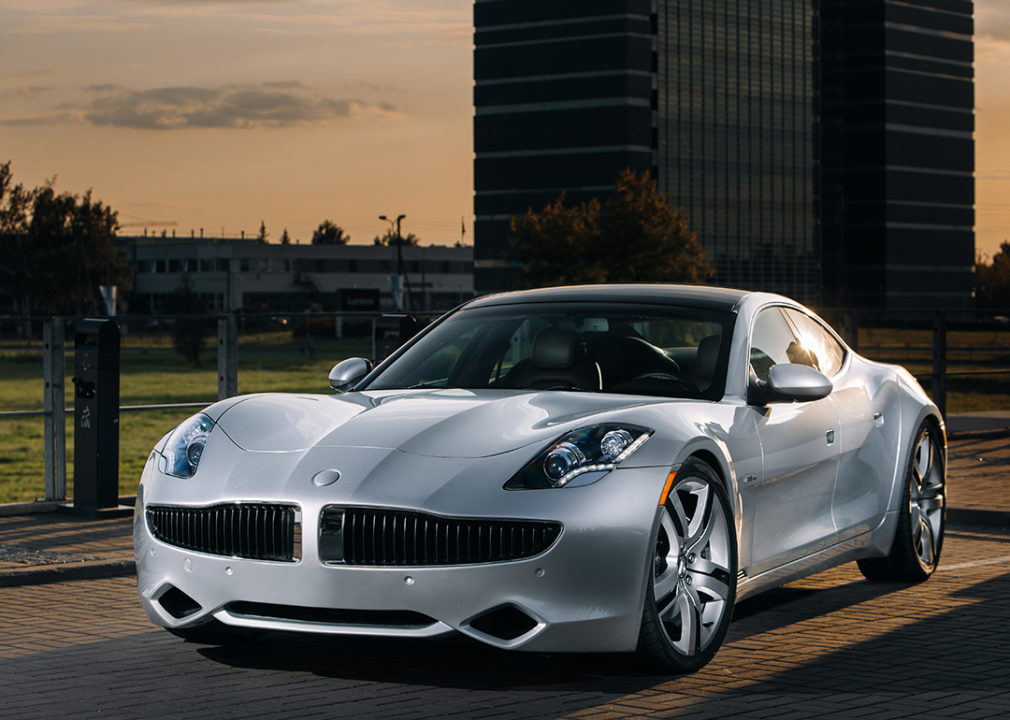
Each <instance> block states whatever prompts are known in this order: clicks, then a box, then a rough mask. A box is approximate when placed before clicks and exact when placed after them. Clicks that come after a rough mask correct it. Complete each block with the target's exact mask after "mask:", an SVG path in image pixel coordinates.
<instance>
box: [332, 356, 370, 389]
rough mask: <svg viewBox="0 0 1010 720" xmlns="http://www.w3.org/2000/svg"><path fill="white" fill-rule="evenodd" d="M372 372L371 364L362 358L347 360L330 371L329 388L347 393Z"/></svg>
mask: <svg viewBox="0 0 1010 720" xmlns="http://www.w3.org/2000/svg"><path fill="white" fill-rule="evenodd" d="M371 371H372V363H371V362H370V361H368V360H365V359H364V358H348V359H347V360H344V361H342V362H338V363H337V364H336V365H334V366H333V369H332V370H330V388H331V389H333V390H336V391H337V392H347V391H348V390H350V389H351V388H352V387H354V386H355V385H356V384H357V383H358V381H359V380H361V378H363V377H365V375H367V374H368V373H370V372H371Z"/></svg>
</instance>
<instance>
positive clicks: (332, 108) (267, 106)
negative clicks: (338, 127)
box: [0, 80, 398, 130]
mask: <svg viewBox="0 0 1010 720" xmlns="http://www.w3.org/2000/svg"><path fill="white" fill-rule="evenodd" d="M84 92H85V93H86V94H87V95H90V96H97V97H91V98H90V99H88V100H86V101H84V102H77V103H63V104H61V105H58V106H56V107H55V108H53V110H52V111H51V112H50V113H48V114H44V115H40V116H35V117H28V118H9V119H2V118H0V126H8V127H9V126H26V125H55V124H66V123H83V124H87V125H96V126H102V127H119V128H133V129H138V130H183V129H190V128H227V129H248V128H262V127H270V128H284V127H294V126H306V125H326V124H328V123H330V122H333V121H340V120H344V119H351V118H360V117H365V116H382V115H393V114H396V113H397V112H398V110H397V108H396V106H395V105H392V104H390V103H387V102H377V103H369V102H365V101H363V100H357V99H333V98H326V97H319V96H318V95H314V94H312V93H311V92H309V90H308V88H306V87H305V86H304V85H302V84H301V83H300V82H298V81H296V80H286V81H279V82H268V83H262V84H260V85H258V86H240V85H225V86H221V87H216V88H208V87H195V86H188V87H164V88H153V89H150V90H131V89H129V88H124V87H122V86H120V85H114V84H111V83H110V84H100V85H91V86H88V87H86V88H84Z"/></svg>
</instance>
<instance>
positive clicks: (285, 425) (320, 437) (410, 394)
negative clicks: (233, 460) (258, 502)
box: [208, 389, 648, 458]
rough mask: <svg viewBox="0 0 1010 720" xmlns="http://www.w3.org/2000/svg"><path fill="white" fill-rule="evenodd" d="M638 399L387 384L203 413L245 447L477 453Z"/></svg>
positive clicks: (268, 398) (543, 437)
mask: <svg viewBox="0 0 1010 720" xmlns="http://www.w3.org/2000/svg"><path fill="white" fill-rule="evenodd" d="M647 403H648V401H645V404H647ZM641 404H643V399H642V398H640V397H638V398H629V397H626V396H619V395H599V394H590V393H572V392H556V391H551V392H548V391H539V392H537V391H500V390H478V391H471V390H461V389H446V390H422V391H416V390H398V391H390V390H387V391H378V392H364V393H348V394H346V395H338V396H326V395H311V396H307V395H282V394H271V395H252V396H248V397H246V398H243V399H241V400H239V401H231V402H230V403H229V404H228V406H227V407H225V408H224V409H223V411H219V412H214V411H213V408H211V409H209V410H210V412H209V413H208V414H210V415H211V417H214V418H215V419H216V421H217V423H218V427H219V428H220V429H221V430H222V431H224V433H225V434H227V435H228V437H229V438H231V440H232V441H233V442H234V443H235V444H236V445H238V446H239V447H240V448H242V449H244V450H246V451H250V452H266V453H277V452H298V451H304V450H308V449H309V448H312V447H373V448H387V449H396V450H400V451H401V452H405V453H410V454H414V455H423V456H428V457H453V458H480V457H489V456H492V455H498V454H501V453H505V452H508V451H510V450H515V449H517V448H520V447H523V446H525V445H529V444H531V443H546V442H549V441H551V440H552V439H554V438H556V437H557V436H558V435H559V434H561V433H562V432H564V431H565V430H567V429H568V428H569V427H572V426H574V425H578V424H579V423H580V422H582V421H587V422H588V421H589V418H592V417H593V416H596V415H599V414H600V413H604V412H609V411H614V410H618V409H624V408H628V407H634V406H636V405H641Z"/></svg>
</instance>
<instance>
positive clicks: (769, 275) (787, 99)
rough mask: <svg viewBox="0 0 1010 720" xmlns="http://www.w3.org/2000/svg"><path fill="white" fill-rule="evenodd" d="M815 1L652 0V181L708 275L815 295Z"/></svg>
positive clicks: (799, 294)
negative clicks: (655, 174)
mask: <svg viewBox="0 0 1010 720" xmlns="http://www.w3.org/2000/svg"><path fill="white" fill-rule="evenodd" d="M815 5H816V3H815V2H814V0H659V2H658V7H657V10H658V13H657V15H658V33H657V34H658V38H657V39H658V43H657V53H658V88H659V108H658V109H659V117H658V125H659V159H658V166H659V182H660V188H661V189H662V190H664V191H666V193H667V194H668V196H669V198H670V201H671V202H673V203H674V204H677V205H682V206H683V208H684V210H685V212H686V213H687V214H688V215H689V216H690V218H691V229H692V230H694V232H696V233H697V234H698V240H699V241H700V242H701V244H702V246H703V247H704V248H705V250H706V251H707V253H708V255H707V257H706V260H707V261H708V263H709V264H710V265H712V267H713V268H714V269H715V271H716V274H715V277H714V278H713V281H714V282H715V283H717V284H720V285H730V286H735V287H741V288H746V289H750V290H765V291H770V292H780V293H785V294H787V295H791V296H793V297H795V298H797V299H799V300H803V301H806V302H816V301H817V300H818V297H817V290H818V286H819V277H818V275H819V266H818V250H819V243H818V235H819V228H818V220H819V218H818V212H817V180H818V165H817V156H816V146H817V140H818V129H817V122H818V118H817V114H816V110H817V105H816V101H817V85H818V78H817V67H816V31H815V28H816V23H815V19H816V18H815Z"/></svg>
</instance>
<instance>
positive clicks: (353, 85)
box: [344, 81, 407, 93]
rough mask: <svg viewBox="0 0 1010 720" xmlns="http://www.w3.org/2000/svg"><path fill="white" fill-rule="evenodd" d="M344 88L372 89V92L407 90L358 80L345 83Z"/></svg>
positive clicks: (400, 91) (399, 91) (402, 91)
mask: <svg viewBox="0 0 1010 720" xmlns="http://www.w3.org/2000/svg"><path fill="white" fill-rule="evenodd" d="M344 90H370V91H372V92H387V93H405V92H407V91H406V90H401V89H400V88H398V87H394V86H392V85H373V84H372V83H366V82H363V81H362V82H358V83H348V84H346V85H344Z"/></svg>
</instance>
